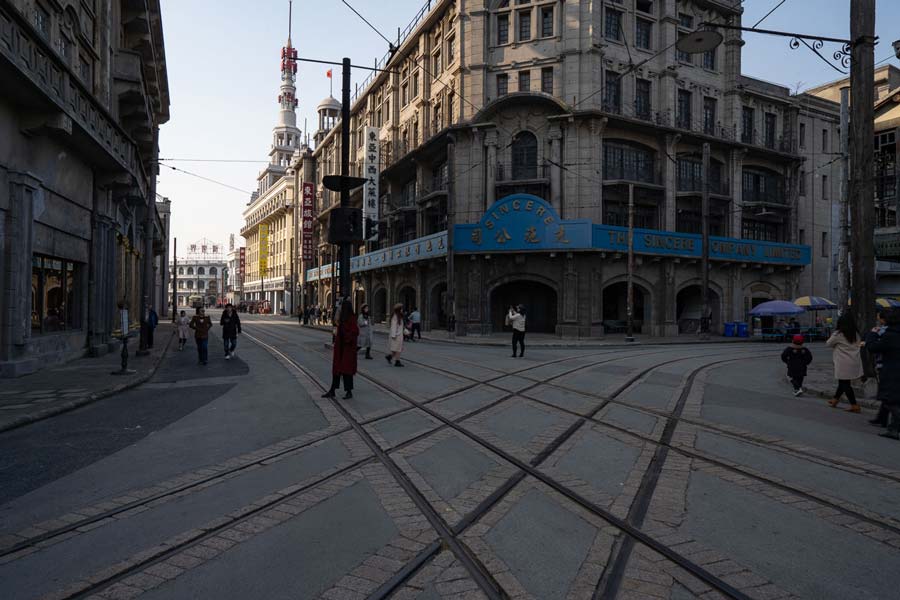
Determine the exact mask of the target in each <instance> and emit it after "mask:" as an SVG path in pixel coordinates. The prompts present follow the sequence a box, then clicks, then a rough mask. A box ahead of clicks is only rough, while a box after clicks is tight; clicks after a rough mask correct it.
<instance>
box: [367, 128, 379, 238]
mask: <svg viewBox="0 0 900 600" xmlns="http://www.w3.org/2000/svg"><path fill="white" fill-rule="evenodd" d="M365 136H366V154H365V157H364V159H363V177H365V178H366V183H365V184H364V185H363V238H364V239H365V240H366V241H376V240H378V228H377V227H374V228H372V229H373V230H372V231H369V223H374V222H375V221H377V220H378V177H379V175H380V173H379V169H380V160H381V148H380V146H379V143H378V128H377V127H366V129H365Z"/></svg>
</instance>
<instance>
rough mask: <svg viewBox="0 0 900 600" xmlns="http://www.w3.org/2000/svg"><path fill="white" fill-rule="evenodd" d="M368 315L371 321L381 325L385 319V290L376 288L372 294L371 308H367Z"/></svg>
mask: <svg viewBox="0 0 900 600" xmlns="http://www.w3.org/2000/svg"><path fill="white" fill-rule="evenodd" d="M369 314H371V315H372V321H373V322H375V323H383V322H384V321H385V320H386V318H387V289H385V288H383V287H382V288H378V289H377V290H375V293H374V294H372V306H370V307H369Z"/></svg>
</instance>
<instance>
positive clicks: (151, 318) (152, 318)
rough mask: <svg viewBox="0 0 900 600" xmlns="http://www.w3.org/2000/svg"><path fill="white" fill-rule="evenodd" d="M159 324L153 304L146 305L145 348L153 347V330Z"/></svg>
mask: <svg viewBox="0 0 900 600" xmlns="http://www.w3.org/2000/svg"><path fill="white" fill-rule="evenodd" d="M157 325H159V315H158V314H156V311H155V310H153V306H152V305H151V306H148V307H147V348H152V347H153V332H154V331H155V330H156V326H157Z"/></svg>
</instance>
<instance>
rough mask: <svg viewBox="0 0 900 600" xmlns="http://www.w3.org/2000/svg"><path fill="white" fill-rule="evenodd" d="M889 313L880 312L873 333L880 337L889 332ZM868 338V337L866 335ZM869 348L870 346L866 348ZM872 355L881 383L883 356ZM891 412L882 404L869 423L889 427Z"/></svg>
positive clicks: (877, 376) (872, 353)
mask: <svg viewBox="0 0 900 600" xmlns="http://www.w3.org/2000/svg"><path fill="white" fill-rule="evenodd" d="M887 314H888V313H887V311H884V310H880V311H878V325H876V326H875V327H874V328H872V331H874V332H875V333H877V334H878V337H881V336H882V335H884V332H885V331H887ZM866 337H868V335H866ZM866 347H867V348H868V346H866ZM870 354H871V355H872V356H874V358H875V374H876V378H877V380H878V381H881V369H882V367H883V366H884V364H883V361H882V358H881V355H880V354H875V353H874V352H871V351H870ZM890 416H891V411H890V409H889V408H888V406H887V405H886V404H885V403H884V402H882V403H881V406H879V407H878V414H877V415H876V416H875V418H874V419H871V420H870V421H869V423H871V424H872V425H874V426H876V427H887V426H888V423H890Z"/></svg>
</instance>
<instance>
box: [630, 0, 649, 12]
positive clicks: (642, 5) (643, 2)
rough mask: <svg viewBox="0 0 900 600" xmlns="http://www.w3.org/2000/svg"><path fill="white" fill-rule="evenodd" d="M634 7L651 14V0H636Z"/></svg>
mask: <svg viewBox="0 0 900 600" xmlns="http://www.w3.org/2000/svg"><path fill="white" fill-rule="evenodd" d="M634 7H635V8H636V9H637V10H639V11H641V12H643V13H647V14H652V13H653V0H637V1H636V2H635V3H634Z"/></svg>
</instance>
